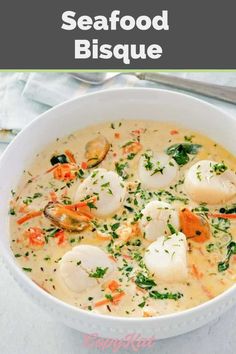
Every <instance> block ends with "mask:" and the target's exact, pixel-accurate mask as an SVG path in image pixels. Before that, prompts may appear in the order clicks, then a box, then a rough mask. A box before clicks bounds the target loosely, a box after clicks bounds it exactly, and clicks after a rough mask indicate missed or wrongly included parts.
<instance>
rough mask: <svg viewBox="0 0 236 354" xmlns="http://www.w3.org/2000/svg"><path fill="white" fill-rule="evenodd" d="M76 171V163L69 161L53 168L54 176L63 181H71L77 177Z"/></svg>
mask: <svg viewBox="0 0 236 354" xmlns="http://www.w3.org/2000/svg"><path fill="white" fill-rule="evenodd" d="M76 171H77V169H76V168H75V166H74V165H71V164H69V163H63V164H59V165H58V166H57V168H56V169H54V170H53V177H54V178H55V179H58V180H61V181H66V180H67V181H71V180H73V179H75V178H76Z"/></svg>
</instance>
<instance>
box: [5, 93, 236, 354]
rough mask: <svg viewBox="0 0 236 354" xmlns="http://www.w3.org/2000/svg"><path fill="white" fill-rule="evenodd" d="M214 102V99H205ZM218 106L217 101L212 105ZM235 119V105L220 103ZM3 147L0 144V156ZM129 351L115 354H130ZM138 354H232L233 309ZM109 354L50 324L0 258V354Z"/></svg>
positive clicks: (235, 334) (235, 339) (235, 344)
mask: <svg viewBox="0 0 236 354" xmlns="http://www.w3.org/2000/svg"><path fill="white" fill-rule="evenodd" d="M208 101H211V102H213V103H214V100H210V99H208ZM215 103H217V105H218V106H221V104H220V102H219V101H218V102H215ZM222 108H224V109H226V110H228V111H229V112H230V113H231V115H232V114H233V115H234V116H235V117H236V106H234V105H227V104H225V103H224V104H222ZM4 148H5V145H4V144H0V153H1V152H2V151H3V150H4ZM133 352H134V351H133V350H132V349H129V350H125V351H119V353H122V354H124V353H133ZM139 352H142V353H152V354H153V353H161V354H169V353H171V354H182V353H183V354H185V353H186V354H197V353H202V354H222V353H224V354H234V353H236V306H234V307H233V308H232V309H231V310H230V311H228V312H227V313H225V314H224V315H223V316H222V317H221V318H218V319H216V320H215V321H214V322H213V323H210V324H208V325H207V326H205V327H203V328H200V329H198V330H196V331H194V332H191V333H188V334H185V335H182V336H179V337H175V338H170V339H166V340H160V341H156V342H155V343H154V345H153V346H152V348H151V349H144V350H142V351H139ZM87 353H93V354H97V353H109V354H110V353H112V350H111V349H107V350H100V349H97V348H86V347H85V346H84V344H83V335H82V334H81V333H79V332H77V331H75V330H73V329H70V328H68V327H65V326H64V325H62V324H60V323H56V322H54V321H53V320H52V319H51V318H50V317H49V316H48V315H47V314H46V313H45V312H43V311H42V310H41V309H40V308H39V307H38V306H36V305H35V304H33V303H32V301H31V300H30V299H29V298H28V297H27V296H26V295H25V294H24V293H23V292H22V291H21V289H20V288H19V287H18V285H17V284H16V283H15V282H14V280H13V279H12V278H11V276H10V275H9V273H8V271H7V270H6V269H5V266H4V265H3V263H2V261H1V259H0V354H87Z"/></svg>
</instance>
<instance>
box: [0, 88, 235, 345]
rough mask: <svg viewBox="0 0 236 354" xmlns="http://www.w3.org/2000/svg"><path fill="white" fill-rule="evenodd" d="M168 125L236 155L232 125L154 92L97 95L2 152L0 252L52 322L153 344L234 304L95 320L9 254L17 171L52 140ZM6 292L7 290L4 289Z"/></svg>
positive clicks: (228, 296)
mask: <svg viewBox="0 0 236 354" xmlns="http://www.w3.org/2000/svg"><path fill="white" fill-rule="evenodd" d="M122 118H126V119H143V120H145V119H153V120H160V121H173V122H176V123H177V124H180V125H183V126H185V127H188V128H191V129H193V130H197V131H199V132H201V133H203V134H207V135H208V136H209V137H211V138H213V139H214V140H216V141H217V142H218V143H221V144H223V145H224V146H225V147H226V148H227V149H228V150H230V151H231V152H232V153H234V154H236V144H235V142H234V141H235V131H236V120H234V119H233V118H232V117H230V116H228V115H227V114H225V113H224V112H223V111H221V110H219V109H217V108H214V107H213V106H211V105H209V104H207V103H204V102H203V101H200V100H197V99H194V98H192V97H190V96H187V95H183V94H178V93H173V92H170V91H164V90H156V89H143V88H140V89H116V90H109V91H102V92H99V93H95V94H90V95H87V96H83V97H80V98H78V99H75V100H73V101H70V102H67V103H64V104H62V105H60V106H58V107H56V108H53V109H51V110H50V111H48V112H46V113H44V114H43V115H41V116H40V117H38V118H37V119H35V120H34V121H33V122H32V123H31V124H29V125H28V126H27V127H26V128H25V129H24V130H23V131H22V132H21V133H20V134H18V136H17V137H16V138H15V139H14V141H13V142H12V143H11V144H10V145H9V147H8V148H7V149H6V151H5V153H4V154H3V155H2V157H1V161H0V170H1V173H0V196H1V199H0V200H1V203H0V231H1V238H0V249H1V251H2V256H3V259H4V261H5V263H6V266H7V268H8V269H9V271H10V273H11V274H12V275H13V277H14V278H15V280H16V281H17V283H18V284H19V285H20V286H21V287H22V289H23V290H24V291H25V292H26V293H28V294H29V295H30V297H31V298H33V299H34V300H35V302H36V303H38V304H39V305H40V306H41V307H42V308H44V309H45V310H46V311H47V312H48V313H50V314H51V315H52V316H53V317H54V318H55V320H56V321H61V322H64V323H65V324H67V325H68V326H70V327H73V328H75V329H77V330H79V331H81V332H85V333H88V334H92V333H96V334H98V335H99V336H101V337H110V338H125V336H126V335H127V334H134V333H135V334H137V335H141V336H145V337H149V336H153V337H155V338H156V339H160V338H166V337H171V336H175V335H178V334H181V333H185V332H188V331H191V330H193V329H195V328H198V327H200V326H202V325H204V324H206V323H207V322H209V321H211V320H213V319H214V318H216V317H218V316H219V315H221V314H222V313H223V312H224V311H226V310H227V309H229V308H230V307H231V306H232V305H233V304H234V303H235V302H236V286H233V287H231V288H230V289H229V290H227V291H225V292H224V293H223V294H221V295H220V296H217V297H216V298H214V299H212V300H210V301H208V302H206V303H204V304H202V305H200V306H197V307H194V308H192V309H189V310H186V311H183V312H179V313H174V314H171V315H166V316H161V317H153V318H122V317H110V316H104V315H98V314H94V313H91V312H87V311H84V310H80V309H78V308H76V307H73V306H70V305H68V304H66V303H64V302H62V301H60V300H58V299H56V298H54V297H53V296H51V295H49V294H48V293H47V292H45V291H43V290H42V289H41V288H39V287H38V286H37V285H36V284H34V283H33V282H32V281H31V280H30V279H29V277H27V276H26V275H25V274H24V273H23V271H22V270H21V269H20V267H19V266H18V265H17V263H16V261H15V259H14V256H13V254H12V251H11V249H10V242H9V239H10V234H9V217H8V209H9V200H10V198H11V190H12V189H15V187H16V186H17V184H18V181H19V179H20V177H21V175H22V171H23V170H24V169H25V167H26V166H27V165H29V163H30V162H31V161H32V159H33V157H34V156H35V154H36V153H37V152H39V151H40V150H42V149H43V148H44V147H45V145H47V144H48V143H50V142H52V141H53V140H55V139H56V138H57V137H61V136H64V135H67V134H69V133H71V132H73V131H75V130H77V129H80V128H83V127H85V126H87V125H91V124H93V123H98V122H101V121H109V120H116V119H122ZM9 291H10V289H9Z"/></svg>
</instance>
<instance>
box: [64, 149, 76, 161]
mask: <svg viewBox="0 0 236 354" xmlns="http://www.w3.org/2000/svg"><path fill="white" fill-rule="evenodd" d="M65 154H66V156H67V157H68V159H69V161H70V162H71V163H75V164H76V160H75V157H74V154H73V153H72V152H71V151H70V150H66V151H65Z"/></svg>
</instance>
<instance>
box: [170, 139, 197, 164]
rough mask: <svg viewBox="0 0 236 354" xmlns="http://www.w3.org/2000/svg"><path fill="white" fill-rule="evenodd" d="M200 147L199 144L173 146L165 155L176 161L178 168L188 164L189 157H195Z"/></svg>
mask: <svg viewBox="0 0 236 354" xmlns="http://www.w3.org/2000/svg"><path fill="white" fill-rule="evenodd" d="M201 147H202V145H199V144H188V143H183V144H174V145H171V146H170V147H168V149H167V150H166V153H167V154H168V155H170V156H172V158H173V159H174V160H175V161H176V163H177V164H178V165H180V166H183V165H185V164H186V163H188V162H189V155H196V154H197V153H198V151H199V149H200V148H201Z"/></svg>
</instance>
